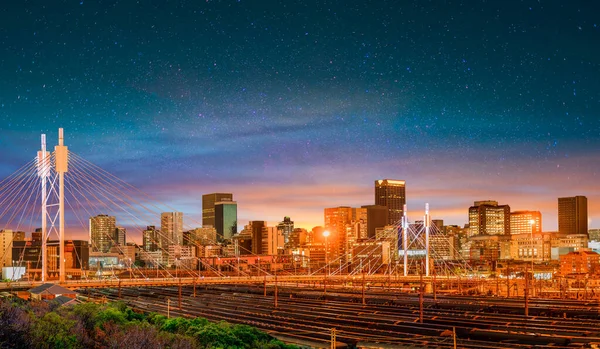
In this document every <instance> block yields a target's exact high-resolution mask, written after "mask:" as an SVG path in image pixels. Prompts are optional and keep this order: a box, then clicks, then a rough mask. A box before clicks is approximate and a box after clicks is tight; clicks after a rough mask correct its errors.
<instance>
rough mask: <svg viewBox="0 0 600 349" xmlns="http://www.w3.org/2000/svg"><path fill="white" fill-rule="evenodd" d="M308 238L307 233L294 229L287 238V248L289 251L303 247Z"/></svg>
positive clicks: (304, 230)
mask: <svg viewBox="0 0 600 349" xmlns="http://www.w3.org/2000/svg"><path fill="white" fill-rule="evenodd" d="M307 238H308V232H307V231H306V229H304V228H294V230H292V233H291V234H290V237H289V242H288V246H289V248H291V249H295V248H299V247H300V246H302V245H305V244H306V242H307Z"/></svg>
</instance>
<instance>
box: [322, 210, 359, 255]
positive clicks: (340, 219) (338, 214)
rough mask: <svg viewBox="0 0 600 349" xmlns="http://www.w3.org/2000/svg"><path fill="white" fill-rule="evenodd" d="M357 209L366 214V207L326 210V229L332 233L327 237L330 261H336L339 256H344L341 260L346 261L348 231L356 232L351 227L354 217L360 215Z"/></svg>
mask: <svg viewBox="0 0 600 349" xmlns="http://www.w3.org/2000/svg"><path fill="white" fill-rule="evenodd" d="M356 210H360V211H361V213H365V215H366V209H353V208H352V207H348V206H340V207H332V208H326V209H325V210H324V218H325V229H326V230H328V231H329V233H330V235H329V237H328V238H327V240H328V241H327V242H328V249H329V252H328V253H329V257H330V261H335V260H337V259H338V257H342V259H341V260H340V261H345V255H346V253H347V247H348V232H349V231H350V233H352V232H354V231H353V230H352V229H351V228H352V220H353V217H356V216H358V215H360V214H357V212H356ZM348 228H350V230H349V229H348Z"/></svg>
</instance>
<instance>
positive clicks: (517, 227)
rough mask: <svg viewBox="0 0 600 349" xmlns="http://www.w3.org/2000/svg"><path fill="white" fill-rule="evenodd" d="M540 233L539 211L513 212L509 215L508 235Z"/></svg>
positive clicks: (540, 215) (540, 217) (540, 218)
mask: <svg viewBox="0 0 600 349" xmlns="http://www.w3.org/2000/svg"><path fill="white" fill-rule="evenodd" d="M541 232H542V213H541V212H540V211H515V212H511V213H510V234H511V235H515V234H532V233H533V234H538V233H541Z"/></svg>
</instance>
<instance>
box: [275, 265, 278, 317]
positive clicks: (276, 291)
mask: <svg viewBox="0 0 600 349" xmlns="http://www.w3.org/2000/svg"><path fill="white" fill-rule="evenodd" d="M277 293H278V289H277V270H275V308H277V297H278V294H277Z"/></svg>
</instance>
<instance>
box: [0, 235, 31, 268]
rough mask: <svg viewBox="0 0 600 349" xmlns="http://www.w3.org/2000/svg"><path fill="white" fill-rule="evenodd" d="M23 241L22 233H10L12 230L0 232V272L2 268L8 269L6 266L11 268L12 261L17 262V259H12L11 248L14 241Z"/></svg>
mask: <svg viewBox="0 0 600 349" xmlns="http://www.w3.org/2000/svg"><path fill="white" fill-rule="evenodd" d="M24 240H25V233H24V232H18V231H12V230H9V229H7V230H0V256H2V258H0V271H2V268H3V267H8V266H12V261H13V260H18V259H13V253H12V248H13V246H14V245H13V243H14V242H15V241H24Z"/></svg>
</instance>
